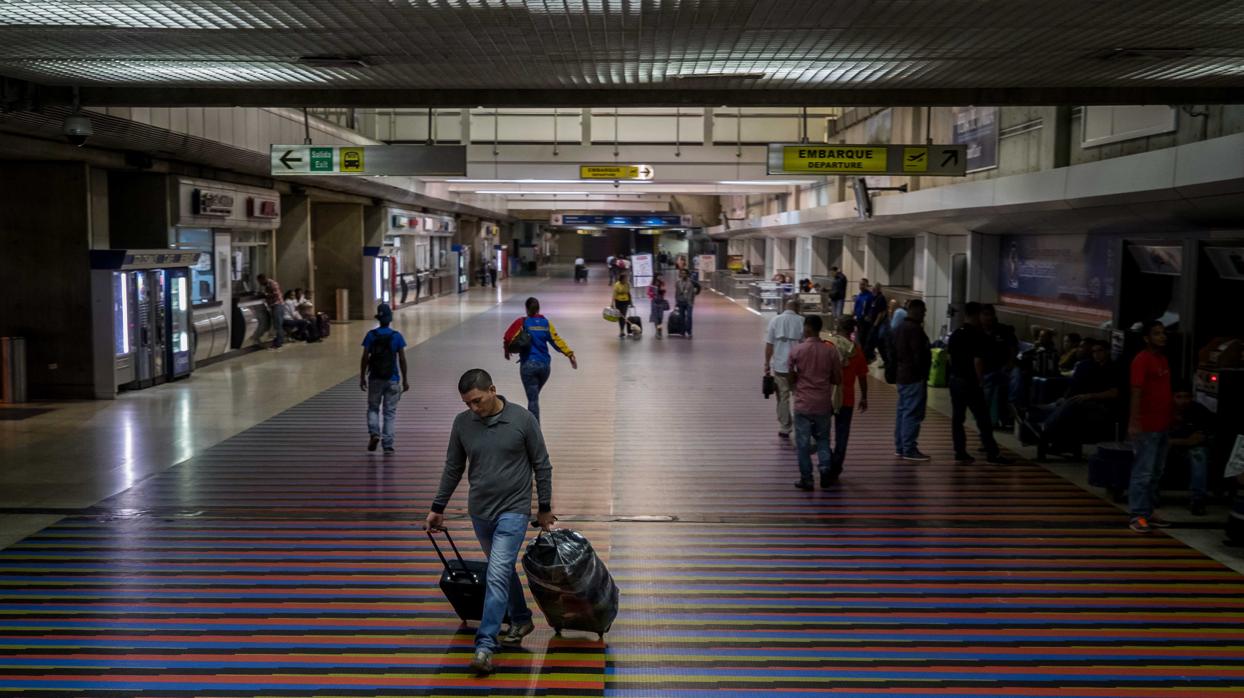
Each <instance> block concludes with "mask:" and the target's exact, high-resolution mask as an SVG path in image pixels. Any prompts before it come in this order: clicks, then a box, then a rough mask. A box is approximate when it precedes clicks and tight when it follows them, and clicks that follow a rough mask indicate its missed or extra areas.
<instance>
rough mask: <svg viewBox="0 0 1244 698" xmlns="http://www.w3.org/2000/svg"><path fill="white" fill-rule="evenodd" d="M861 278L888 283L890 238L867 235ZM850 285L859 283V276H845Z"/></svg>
mask: <svg viewBox="0 0 1244 698" xmlns="http://www.w3.org/2000/svg"><path fill="white" fill-rule="evenodd" d="M861 276H863V277H866V278H867V279H868V280H869V281H871V282H873V283H876V282H881V283H882V284H885V285H888V284H889V283H890V238H889V237H887V236H884V235H875V234H873V233H868V234H867V237H866V238H865V243H864V269H863V274H861ZM847 277H848V278H849V279H851V283H852V284H855V283H857V282H859V280H860V277H859V276H851V275H850V274H848V275H847Z"/></svg>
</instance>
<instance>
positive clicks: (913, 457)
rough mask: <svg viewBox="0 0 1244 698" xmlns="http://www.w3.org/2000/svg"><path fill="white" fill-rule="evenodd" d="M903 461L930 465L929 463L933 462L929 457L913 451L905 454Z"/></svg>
mask: <svg viewBox="0 0 1244 698" xmlns="http://www.w3.org/2000/svg"><path fill="white" fill-rule="evenodd" d="M902 459H903V460H905V461H910V462H912V463H928V462H929V461H931V460H933V459H932V458H930V457H929V456H926V455H924V454H923V453H921V452H919V451H912V452H911V453H904V454H903V455H902Z"/></svg>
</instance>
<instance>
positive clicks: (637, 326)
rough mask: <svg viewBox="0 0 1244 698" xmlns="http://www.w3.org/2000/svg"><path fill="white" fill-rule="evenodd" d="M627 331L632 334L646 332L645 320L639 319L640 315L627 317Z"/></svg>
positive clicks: (637, 334)
mask: <svg viewBox="0 0 1244 698" xmlns="http://www.w3.org/2000/svg"><path fill="white" fill-rule="evenodd" d="M626 333H627V334H630V335H635V336H636V337H638V336H639V335H641V334H643V333H644V321H643V320H640V319H639V316H638V315H632V316H630V317H628V318H627V319H626Z"/></svg>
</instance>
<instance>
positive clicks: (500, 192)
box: [475, 189, 650, 196]
mask: <svg viewBox="0 0 1244 698" xmlns="http://www.w3.org/2000/svg"><path fill="white" fill-rule="evenodd" d="M475 193H476V194H491V195H493V196H650V195H649V194H640V193H628V192H611V191H531V190H517V189H481V190H477V191H476V192H475Z"/></svg>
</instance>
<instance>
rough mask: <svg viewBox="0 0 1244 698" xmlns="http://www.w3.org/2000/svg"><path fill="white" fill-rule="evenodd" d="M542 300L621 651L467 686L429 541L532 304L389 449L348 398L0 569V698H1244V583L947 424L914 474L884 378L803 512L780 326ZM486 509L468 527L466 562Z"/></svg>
mask: <svg viewBox="0 0 1244 698" xmlns="http://www.w3.org/2000/svg"><path fill="white" fill-rule="evenodd" d="M532 288H534V289H535V292H536V293H537V295H538V296H539V297H540V299H541V302H542V305H543V306H544V308H545V310H546V314H547V315H548V316H549V317H550V318H551V319H552V321H553V322H554V323H555V324H556V326H557V328H558V330H559V332H560V333H561V334H562V336H563V337H564V338H565V339H566V340H567V341H568V342H569V343H570V345H571V346H572V347H573V348H574V349H575V351H576V353H577V354H578V357H579V361H580V368H579V370H578V371H572V370H571V369H570V366H569V364H568V363H567V362H565V361H564V360H562V359H560V357H559V358H558V359H557V362H556V363H555V365H554V369H553V376H552V379H551V380H550V382H549V385H548V387H547V388H546V389H545V392H544V395H543V398H542V400H541V409H542V416H543V421H544V429H545V436H546V439H547V441H548V443H549V447H550V452H551V455H552V459H553V464H554V469H555V471H554V472H555V475H554V487H555V498H554V509H555V511H556V512H557V514H558V515H559V516H560V517H561V523H562V524H563V525H566V526H570V527H574V528H578V529H580V530H582V531H583V532H584V533H585V534H586V535H587V536H588V537H589V538H590V539H591V540H592V541H593V543H594V545H595V546H596V548H597V550H598V551H599V552H600V553H601V555H602V556H603V557H605V558H606V560H607V561H608V563H609V566H610V569H611V570H612V572H613V574H614V576H615V577H616V579H617V582H618V584H619V586H620V587H621V589H622V608H621V613H620V614H619V617H618V620H617V623H616V624H615V626H614V628H613V631H612V632H611V633H610V634H609V635H607V636H606V638H605V642H604V643H602V642H598V641H597V640H596V637H595V636H594V635H592V636H588V635H585V634H576V633H567V634H566V636H565V637H562V638H557V637H554V636H553V635H552V633H551V631H550V630H548V629H547V628H544V627H541V628H540V629H539V630H538V631H537V633H536V634H535V635H533V636H531V637H530V638H528V640H527V642H526V648H525V650H524V651H522V652H507V653H504V654H501V655H498V658H497V666H498V674H497V675H496V676H495V677H493V678H490V679H486V680H478V679H474V678H471V677H469V676H468V675H467V674H466V672H465V671H464V667H465V664H466V662H467V661H468V659H469V654H470V646H471V638H472V635H471V632H470V631H468V630H465V629H462V628H460V627H459V623H458V621H457V618H456V617H455V616H454V614H453V612H452V610H451V609H450V607H449V606H448V604H447V603H446V602H445V600H444V598H443V597H442V596H441V593H440V591H439V589H438V588H437V585H436V582H437V577H438V575H439V569H440V563H439V561H438V560H437V558H436V555H435V553H434V552H433V550H432V548H431V546H430V545H429V544H428V543H427V539H426V537H425V536H424V534H423V533H422V531H421V530H420V523H421V521H422V519H423V517H424V516H425V515H426V512H427V507H428V504H429V502H430V501H431V498H432V494H433V492H434V490H435V487H436V483H437V482H438V480H439V476H440V471H441V465H442V462H443V458H444V452H445V444H446V437H447V434H448V428H449V425H450V423H451V421H452V419H453V416H454V415H455V414H456V413H457V412H458V411H460V410H461V409H462V404H461V402H460V401H459V399H458V395H457V394H456V389H455V384H456V381H457V378H458V376H459V375H460V374H461V373H462V372H463V371H464V370H466V369H468V368H472V367H474V366H482V367H484V368H487V369H488V370H490V371H491V372H492V373H493V375H494V376H495V377H496V378H497V380H498V386H499V388H500V390H501V393H502V394H503V395H506V396H507V397H510V398H512V399H515V400H517V401H518V402H519V403H520V404H523V399H522V391H521V388H520V387H519V382H518V369H517V366H515V365H507V364H505V363H504V362H503V360H502V358H501V354H500V336H501V334H502V332H503V330H504V328H505V327H506V325H508V323H509V322H510V321H511V320H512V319H513V318H514V317H515V316H517V315H518V314H520V312H521V310H520V308H521V303H522V300H523V297H522V295H521V294H516V295H515V296H513V297H509V298H508V299H507V300H506V302H505V303H503V304H502V305H500V306H496V307H492V308H488V309H481V310H480V311H479V313H478V314H477V315H474V316H472V317H469V318H467V319H465V320H463V321H462V322H460V323H458V324H451V323H450V324H446V326H445V327H444V328H443V330H442V331H440V332H439V333H437V334H434V335H429V336H428V337H426V339H425V341H423V342H422V343H421V344H418V345H417V346H415V347H413V348H412V349H410V350H408V351H409V353H408V358H409V361H410V365H411V370H412V375H413V380H412V381H411V383H412V389H411V391H410V392H409V393H408V394H406V396H405V397H404V398H403V400H402V403H401V405H400V407H399V414H398V417H399V420H400V424H399V427H398V442H397V454H396V455H395V456H392V457H387V458H386V457H383V456H381V455H379V454H378V453H374V454H373V453H367V452H366V451H365V450H364V445H365V442H366V430H365V427H364V424H363V409H364V397H363V394H362V393H361V392H360V391H359V389H358V386H357V379H355V378H350V379H347V380H345V381H344V382H342V383H340V384H337V385H335V386H333V387H329V388H327V389H326V390H324V391H323V392H319V393H318V394H315V395H314V396H313V397H310V398H309V399H307V400H306V401H304V402H301V403H300V404H297V405H295V406H293V407H290V408H288V409H284V410H283V411H280V412H279V413H276V414H274V416H272V417H271V418H268V419H266V420H264V421H262V422H261V423H259V424H258V425H256V426H254V427H252V428H249V429H246V430H244V431H242V432H240V433H237V434H236V435H232V436H229V437H228V438H224V439H223V440H222V441H220V442H219V443H216V444H215V445H213V446H211V447H209V448H206V449H202V450H198V451H196V455H194V456H193V457H192V458H190V459H189V460H186V461H185V462H183V463H181V464H180V465H178V466H176V467H174V468H172V469H169V470H167V471H164V472H162V473H160V474H157V475H155V476H153V477H150V478H147V479H145V480H140V481H137V482H136V484H135V485H134V486H133V487H132V488H130V489H128V490H126V491H123V492H120V493H119V494H116V495H115V496H112V497H110V498H108V499H106V500H104V501H102V502H101V503H99V504H97V505H95V506H89V507H86V508H83V509H80V510H78V511H77V512H76V513H74V514H73V515H71V516H68V517H66V518H64V519H62V520H60V521H59V522H58V523H56V524H54V525H52V526H50V527H48V528H46V529H45V530H43V531H41V532H39V533H37V534H35V535H33V536H30V537H29V538H26V539H25V540H23V541H21V542H19V543H16V544H14V545H12V546H10V547H8V548H7V549H5V550H3V551H0V657H2V658H0V691H12V692H17V693H26V694H42V695H52V696H65V695H71V694H72V695H136V694H138V693H139V692H142V694H143V695H157V696H191V695H194V696H213V695H265V696H308V695H334V696H343V695H359V696H364V695H366V696H376V695H386V696H414V695H437V696H449V695H481V696H482V695H493V696H505V695H539V696H603V695H607V696H626V697H639V696H709V695H711V696H723V697H724V696H755V695H759V694H763V693H770V692H772V693H780V694H782V695H789V696H798V695H824V694H836V695H875V694H884V695H904V696H1046V695H1048V696H1094V697H1100V696H1119V697H1123V696H1127V697H1148V696H1153V697H1157V696H1162V697H1167V696H1198V697H1203V696H1213V695H1244V578H1241V576H1240V575H1238V574H1236V573H1235V572H1232V571H1230V570H1228V569H1227V568H1225V567H1223V566H1222V565H1221V564H1219V563H1217V562H1215V561H1213V560H1210V559H1209V558H1207V557H1205V556H1204V555H1202V554H1200V553H1198V552H1196V551H1194V550H1192V549H1191V548H1188V547H1186V546H1184V545H1183V544H1181V543H1179V542H1177V541H1175V540H1173V539H1171V538H1168V537H1166V536H1164V535H1161V534H1158V535H1155V536H1152V537H1149V538H1143V537H1140V536H1137V535H1135V534H1132V533H1131V532H1129V531H1128V530H1127V528H1126V526H1125V523H1126V522H1125V520H1124V519H1123V517H1122V516H1121V515H1120V514H1119V512H1118V511H1117V510H1116V509H1114V508H1113V507H1111V506H1109V505H1108V504H1106V503H1104V502H1103V501H1101V500H1100V499H1098V498H1096V497H1093V496H1091V495H1089V494H1086V493H1085V492H1083V491H1082V490H1080V489H1078V488H1077V487H1075V486H1073V485H1071V484H1069V483H1068V482H1066V481H1065V480H1063V479H1061V478H1059V477H1057V476H1055V475H1053V474H1051V473H1049V472H1048V471H1046V470H1044V469H1042V468H1040V467H1038V466H1035V465H1030V464H1020V465H1015V466H1007V467H992V466H985V465H978V466H973V467H956V466H954V465H953V464H952V463H951V450H950V431H949V424H948V421H947V420H946V419H945V418H943V417H941V416H940V415H937V414H934V413H930V416H929V419H928V421H927V422H926V425H925V431H924V436H923V438H922V439H921V446H922V449H923V450H925V451H926V452H928V453H930V454H931V455H932V456H934V461H933V463H931V464H927V465H911V464H906V463H898V462H896V461H895V460H894V458H893V455H892V452H893V449H892V431H893V409H894V392H893V390H892V389H890V388H889V387H888V386H884V385H881V384H874V385H873V386H872V394H871V395H870V403H871V409H870V411H869V412H868V413H866V414H864V415H862V416H860V417H858V418H857V421H856V426H855V431H854V433H853V435H852V448H851V451H850V455H849V456H848V459H847V470H846V472H845V474H844V476H843V480H842V483H841V484H840V485H839V486H838V487H836V488H835V489H833V490H830V491H821V490H817V491H816V492H814V493H803V492H799V491H796V490H795V489H794V488H793V487H792V483H793V482H794V480H795V479H796V478H797V471H796V468H795V462H794V461H795V459H794V453H793V451H792V449H791V448H790V446H789V445H788V444H785V443H782V442H781V441H780V440H779V439H778V437H777V435H776V429H775V426H776V424H775V420H774V418H773V402H772V401H766V400H764V399H762V398H761V395H760V373H761V370H760V369H761V366H762V354H761V350H762V344H761V343H760V342H761V340H760V338H761V336H762V332H763V328H764V321H763V320H761V319H760V318H757V317H755V316H754V315H752V314H751V313H748V312H746V311H744V310H743V309H742V308H740V307H739V306H736V305H734V304H733V303H730V302H728V301H726V300H723V299H721V298H720V297H717V296H715V295H713V294H710V293H705V294H704V295H703V296H701V298H702V303H701V304H700V305H699V306H698V307H697V311H696V318H695V319H696V324H695V330H696V332H695V339H694V340H685V339H682V338H671V339H666V340H663V341H656V340H655V338H654V337H652V336H651V332H649V333H648V334H647V335H646V336H645V337H644V338H643V339H642V340H639V341H631V340H619V339H618V338H617V336H616V326H612V327H611V326H610V325H607V324H606V323H605V322H603V321H602V320H601V318H600V309H601V307H602V306H603V305H605V304H606V302H607V298H608V290H607V287H606V286H605V284H604V283H593V284H591V285H589V286H582V285H575V284H573V283H571V282H570V281H569V280H562V279H555V280H550V281H547V282H545V283H543V284H538V285H537V284H534V283H533V284H532ZM643 305H644V306H645V307H646V303H644V304H643ZM644 314H645V316H646V310H645V313H644ZM648 329H649V330H650V329H651V328H648ZM350 341H356V340H354V339H351V340H350ZM243 360H245V359H243ZM356 361H357V359H351V363H348V364H346V365H344V366H342V367H340V368H341V372H342V373H343V374H346V375H348V374H349V373H350V371H352V370H355V367H356V365H357V364H356V363H354V362H356ZM273 370H275V369H273ZM253 389H254V390H259V389H260V388H259V387H258V386H256V387H255V388H253ZM134 438H135V439H136V440H138V441H140V442H141V440H142V438H143V433H141V432H139V433H136V434H135V435H134ZM464 489H465V483H464V485H463V489H460V490H459V492H458V493H457V494H456V496H455V498H454V500H453V502H452V504H451V507H450V509H449V511H448V512H447V514H449V515H450V517H451V520H450V522H449V525H450V528H451V529H452V530H453V531H454V533H455V534H456V536H455V537H456V538H457V539H458V540H460V541H470V540H471V536H470V534H469V532H468V531H469V524H468V523H466V522H465V521H464V520H463V516H464V515H465V511H464V509H463V507H464V504H465V501H466V497H465V491H464ZM468 548H469V550H470V551H471V553H472V554H473V555H478V554H479V553H478V549H477V547H476V546H475V545H474V544H473V543H471V544H469V546H468ZM538 625H542V624H540V623H539V622H538Z"/></svg>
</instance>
